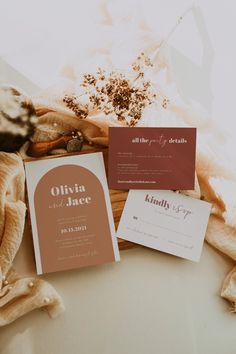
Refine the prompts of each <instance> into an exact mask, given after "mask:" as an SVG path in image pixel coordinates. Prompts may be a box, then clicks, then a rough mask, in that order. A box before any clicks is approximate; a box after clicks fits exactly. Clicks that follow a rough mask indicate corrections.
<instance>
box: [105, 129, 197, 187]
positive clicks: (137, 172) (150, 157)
mask: <svg viewBox="0 0 236 354" xmlns="http://www.w3.org/2000/svg"><path fill="white" fill-rule="evenodd" d="M195 155H196V128H141V127H137V128H121V127H111V128H110V129H109V187H110V188H113V189H174V190H175V189H182V190H184V189H185V190H187V189H194V176H195Z"/></svg>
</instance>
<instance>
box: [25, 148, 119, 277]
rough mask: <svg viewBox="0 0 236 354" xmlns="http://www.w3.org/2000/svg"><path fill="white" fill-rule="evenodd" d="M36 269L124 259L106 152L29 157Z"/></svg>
mask: <svg viewBox="0 0 236 354" xmlns="http://www.w3.org/2000/svg"><path fill="white" fill-rule="evenodd" d="M25 170H26V181H27V189H28V200H29V208H30V217H31V225H32V233H33V241H34V249H35V258H36V268H37V273H38V274H42V273H48V272H55V271H61V270H66V269H71V268H77V267H84V266H89V265H96V264H101V263H106V262H113V261H118V260H119V250H118V245H117V239H116V237H115V227H114V222H113V216H112V209H111V204H110V198H109V191H108V187H107V181H106V174H105V169H104V162H103V156H102V153H101V152H98V153H90V154H81V155H72V156H65V157H55V158H49V159H41V160H37V161H29V162H26V163H25Z"/></svg>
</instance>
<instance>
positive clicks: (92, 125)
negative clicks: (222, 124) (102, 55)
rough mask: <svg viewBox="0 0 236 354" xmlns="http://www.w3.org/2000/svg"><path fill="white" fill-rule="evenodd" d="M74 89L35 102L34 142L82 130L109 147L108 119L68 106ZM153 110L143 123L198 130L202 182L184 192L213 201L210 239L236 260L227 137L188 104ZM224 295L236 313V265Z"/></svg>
mask: <svg viewBox="0 0 236 354" xmlns="http://www.w3.org/2000/svg"><path fill="white" fill-rule="evenodd" d="M68 83H69V84H68ZM68 85H69V86H68ZM73 86H74V81H73V80H69V81H68V80H66V84H65V81H63V82H62V84H61V86H60V85H56V87H54V88H53V87H52V88H50V89H49V90H47V91H46V92H43V93H41V94H40V95H39V96H37V97H33V98H32V99H33V102H34V105H35V108H36V112H37V115H38V127H37V130H36V133H35V136H34V140H35V141H42V140H45V141H47V140H50V139H56V138H58V137H59V136H60V134H61V133H63V132H65V131H72V130H76V129H79V130H81V131H82V132H83V134H84V135H85V136H86V138H87V139H88V140H89V141H91V142H92V143H94V142H95V143H98V144H100V145H105V146H107V145H108V144H109V142H108V127H109V125H110V124H111V122H110V120H109V117H106V116H105V115H104V114H102V113H101V112H97V113H95V114H92V115H91V116H90V117H89V119H86V120H81V119H79V118H78V117H76V116H75V115H74V114H73V112H71V111H70V110H68V109H67V107H66V106H65V104H64V103H63V101H62V98H63V93H64V92H68V91H69V92H70V91H71V90H72V89H73ZM162 97H165V92H163V90H162V87H161V86H159V91H158V98H159V100H160V102H161V99H162ZM153 111H154V112H151V111H149V114H150V120H146V121H145V120H144V122H141V123H142V125H144V126H193V127H197V129H198V130H197V132H198V133H197V134H198V139H197V160H196V174H197V183H196V186H195V190H194V191H182V192H183V193H185V194H187V195H189V196H192V197H194V198H201V199H202V200H206V201H208V202H210V203H212V205H213V207H212V213H211V216H210V220H209V225H208V229H207V233H206V238H205V239H206V241H207V242H208V243H209V244H211V245H212V246H213V247H215V248H217V249H218V250H220V251H221V252H222V253H224V254H226V255H227V256H229V257H230V258H232V259H234V260H235V261H236V174H235V172H234V170H233V166H232V165H230V163H228V161H227V158H226V154H225V153H224V143H225V141H226V138H225V137H224V135H223V134H222V132H221V131H219V130H218V128H217V126H216V125H215V124H214V123H213V122H212V121H211V120H208V118H207V119H204V118H202V116H201V115H200V114H198V113H197V112H196V111H195V110H193V108H192V107H191V106H189V105H188V104H186V103H185V102H183V101H180V100H172V101H170V103H169V105H168V109H167V110H166V111H165V112H163V109H162V108H160V107H158V105H157V106H155V107H154V110H153ZM153 115H154V116H153ZM112 124H113V123H112ZM221 296H222V297H224V298H226V299H227V300H229V301H230V302H231V303H232V306H233V311H235V312H236V267H235V268H234V269H233V270H232V272H230V274H229V275H228V276H227V277H226V279H225V280H224V282H223V287H222V291H221Z"/></svg>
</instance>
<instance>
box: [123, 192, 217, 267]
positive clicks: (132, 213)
mask: <svg viewBox="0 0 236 354" xmlns="http://www.w3.org/2000/svg"><path fill="white" fill-rule="evenodd" d="M210 212H211V204H210V203H207V202H204V201H201V200H198V199H194V198H191V197H188V196H185V195H182V194H179V193H175V192H172V191H164V190H159V191H158V190H131V191H130V192H129V195H128V198H127V201H126V204H125V207H124V210H123V213H122V216H121V220H120V223H119V227H118V230H117V237H120V238H122V239H125V240H128V241H131V242H135V243H138V244H140V245H143V246H146V247H150V248H154V249H156V250H159V251H162V252H167V253H170V254H173V255H175V256H178V257H182V258H186V259H189V260H192V261H195V262H197V261H199V259H200V256H201V251H202V245H203V241H204V237H205V232H206V228H207V224H208V219H209V215H210Z"/></svg>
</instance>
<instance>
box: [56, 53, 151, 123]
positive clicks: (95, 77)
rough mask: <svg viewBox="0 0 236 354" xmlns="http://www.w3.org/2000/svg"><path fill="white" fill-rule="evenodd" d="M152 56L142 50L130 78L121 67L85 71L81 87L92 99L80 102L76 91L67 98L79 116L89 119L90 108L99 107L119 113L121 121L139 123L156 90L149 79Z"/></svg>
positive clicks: (107, 113) (116, 115) (115, 113)
mask: <svg viewBox="0 0 236 354" xmlns="http://www.w3.org/2000/svg"><path fill="white" fill-rule="evenodd" d="M152 66H153V64H152V62H151V60H150V59H149V58H148V57H147V56H146V55H145V54H144V53H141V54H140V55H139V56H138V57H137V59H136V60H135V61H134V62H133V64H132V72H133V74H135V78H132V79H130V78H128V77H127V76H125V75H124V74H123V73H120V72H119V71H112V72H110V73H107V72H106V71H105V70H103V69H101V68H99V69H98V71H97V73H96V74H91V73H89V74H85V75H84V76H83V81H82V83H81V87H83V88H84V90H85V95H87V96H88V100H89V103H87V104H82V103H80V100H79V97H78V96H76V95H74V94H73V95H65V96H64V99H63V101H64V102H65V103H66V105H67V107H68V108H69V109H71V110H72V111H73V112H74V113H75V114H76V115H77V116H78V117H80V118H82V119H85V118H87V116H88V115H89V111H90V110H99V111H102V112H104V113H105V114H106V115H115V117H116V118H117V120H118V121H120V122H123V123H125V124H126V125H128V126H135V125H136V124H137V123H138V121H139V120H140V119H141V117H142V113H143V110H144V108H145V107H147V106H148V105H150V104H152V103H153V102H154V99H155V98H156V94H155V93H154V92H153V91H152V89H151V83H150V81H147V80H145V70H146V69H147V67H152Z"/></svg>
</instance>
